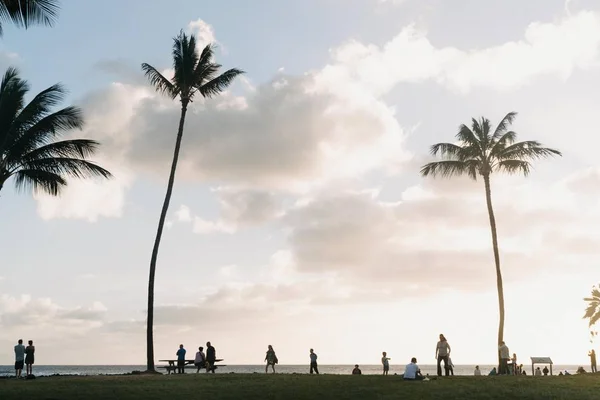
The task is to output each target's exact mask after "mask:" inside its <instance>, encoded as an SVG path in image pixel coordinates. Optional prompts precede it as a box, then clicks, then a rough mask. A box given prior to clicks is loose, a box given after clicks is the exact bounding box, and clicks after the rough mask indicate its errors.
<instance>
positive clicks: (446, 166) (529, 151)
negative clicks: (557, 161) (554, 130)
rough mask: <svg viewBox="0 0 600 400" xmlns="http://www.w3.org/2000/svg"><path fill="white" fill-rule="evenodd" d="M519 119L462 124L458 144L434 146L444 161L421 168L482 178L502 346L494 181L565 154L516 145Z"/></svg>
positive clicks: (445, 174) (423, 172) (448, 175)
mask: <svg viewBox="0 0 600 400" xmlns="http://www.w3.org/2000/svg"><path fill="white" fill-rule="evenodd" d="M516 116H517V113H515V112H511V113H509V114H507V115H506V116H505V117H504V118H503V119H502V121H501V122H500V123H499V124H498V126H497V127H496V129H495V130H493V129H492V125H491V123H490V121H489V120H488V119H487V118H481V119H480V120H476V119H472V124H471V128H469V127H468V126H467V125H461V126H460V128H459V130H458V133H457V134H456V140H457V143H438V144H435V145H433V146H431V154H432V155H433V156H438V155H439V156H440V157H441V159H442V160H441V161H436V162H431V163H429V164H426V165H424V166H423V167H422V168H421V175H422V176H425V177H426V176H430V175H431V176H433V177H436V176H440V177H442V178H451V177H454V176H461V175H466V176H468V177H469V178H471V179H473V180H477V177H478V176H479V177H481V178H482V179H483V183H484V187H485V199H486V202H487V210H488V214H489V219H490V228H491V232H492V246H493V249H494V262H495V265H496V283H497V288H498V303H499V310H500V321H499V326H498V344H501V343H502V341H503V340H504V290H503V285H502V272H501V270H500V252H499V250H498V234H497V232H496V218H495V217H494V209H493V207H492V191H491V184H490V178H491V176H492V174H493V173H507V174H510V175H512V174H521V175H524V176H528V175H529V173H530V172H531V167H532V164H531V162H532V161H535V160H538V159H542V158H548V157H551V156H560V155H561V153H560V152H559V151H558V150H554V149H550V148H547V147H543V146H542V144H541V143H539V142H537V141H523V142H516V140H517V134H516V133H515V132H513V131H510V130H509V126H510V125H511V124H512V123H513V121H514V119H515V117H516Z"/></svg>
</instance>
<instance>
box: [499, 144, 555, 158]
mask: <svg viewBox="0 0 600 400" xmlns="http://www.w3.org/2000/svg"><path fill="white" fill-rule="evenodd" d="M552 156H562V153H561V152H560V151H558V150H555V149H550V148H547V147H542V144H541V143H540V142H538V141H535V140H527V141H523V142H518V143H514V144H512V145H510V146H508V147H506V148H505V149H504V150H502V151H500V152H498V153H497V154H495V157H496V158H497V159H499V160H506V159H513V160H517V159H518V160H537V159H542V158H548V157H552Z"/></svg>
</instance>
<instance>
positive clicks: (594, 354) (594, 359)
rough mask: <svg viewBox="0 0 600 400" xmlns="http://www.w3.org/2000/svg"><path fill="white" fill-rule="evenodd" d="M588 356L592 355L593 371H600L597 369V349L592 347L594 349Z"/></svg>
mask: <svg viewBox="0 0 600 400" xmlns="http://www.w3.org/2000/svg"><path fill="white" fill-rule="evenodd" d="M588 356H590V362H591V364H592V373H594V372H598V370H597V369H596V351H595V350H594V349H592V351H590V352H589V353H588Z"/></svg>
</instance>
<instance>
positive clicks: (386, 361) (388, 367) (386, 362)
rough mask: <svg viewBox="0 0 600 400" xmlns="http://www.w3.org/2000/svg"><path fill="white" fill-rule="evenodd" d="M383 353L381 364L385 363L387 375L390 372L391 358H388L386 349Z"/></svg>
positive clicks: (384, 368)
mask: <svg viewBox="0 0 600 400" xmlns="http://www.w3.org/2000/svg"><path fill="white" fill-rule="evenodd" d="M381 354H382V355H383V357H381V364H383V374H384V375H387V374H388V372H390V360H391V358H388V356H387V353H386V352H385V351H384V352H383V353H381Z"/></svg>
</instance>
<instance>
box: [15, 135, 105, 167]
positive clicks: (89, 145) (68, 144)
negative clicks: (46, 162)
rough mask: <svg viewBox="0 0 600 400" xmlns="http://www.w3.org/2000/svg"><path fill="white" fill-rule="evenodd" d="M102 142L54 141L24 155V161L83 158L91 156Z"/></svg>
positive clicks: (79, 140) (81, 140)
mask: <svg viewBox="0 0 600 400" xmlns="http://www.w3.org/2000/svg"><path fill="white" fill-rule="evenodd" d="M99 146H100V143H98V142H97V141H95V140H90V139H71V140H62V141H60V142H53V143H50V144H47V145H45V146H42V147H39V148H37V149H35V150H33V151H31V152H29V153H27V154H24V155H23V157H22V162H23V163H29V162H32V161H35V160H40V159H44V158H81V159H87V158H89V157H91V156H92V155H93V154H94V153H95V152H96V150H97V149H98V147H99Z"/></svg>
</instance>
